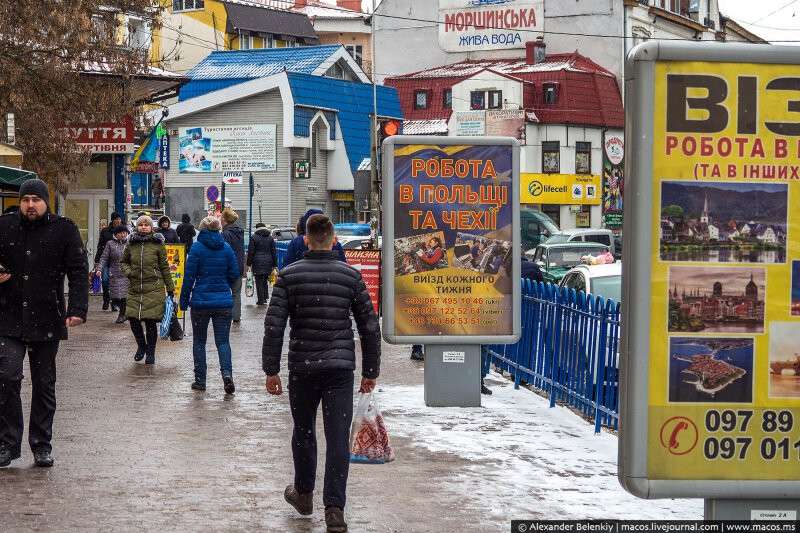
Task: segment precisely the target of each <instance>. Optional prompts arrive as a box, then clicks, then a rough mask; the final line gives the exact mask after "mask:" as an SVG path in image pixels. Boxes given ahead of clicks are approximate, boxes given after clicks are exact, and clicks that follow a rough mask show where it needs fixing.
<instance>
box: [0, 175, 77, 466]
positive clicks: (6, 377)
mask: <svg viewBox="0 0 800 533" xmlns="http://www.w3.org/2000/svg"><path fill="white" fill-rule="evenodd" d="M19 198H20V208H19V212H18V213H11V214H8V215H3V216H0V467H3V466H8V465H9V464H11V461H13V460H14V459H18V458H19V457H20V454H21V449H22V432H23V418H22V402H21V400H20V392H21V389H22V377H23V376H22V366H23V360H24V358H25V353H26V352H27V353H28V362H29V364H30V372H31V385H32V388H33V395H32V399H31V415H30V426H29V428H28V444H29V445H30V447H31V451H33V459H34V462H35V464H36V466H40V467H49V466H53V457H52V455H51V453H52V445H51V444H50V441H51V439H52V436H53V417H54V416H55V412H56V353H57V352H58V344H59V342H60V341H62V340H66V338H67V328H71V327H74V326H79V325H80V324H83V323H84V322H85V321H86V312H87V309H88V307H89V267H88V264H87V262H86V259H87V258H86V251H85V249H84V245H83V241H82V240H81V236H80V233H79V232H78V227H77V226H76V225H75V224H74V223H73V222H72V221H70V220H68V219H66V218H63V217H60V216H57V215H54V214H52V213H51V212H50V205H49V204H50V193H49V191H48V190H47V184H46V183H45V182H43V181H42V180H39V179H31V180H28V181H26V182H24V183H23V184H22V186H21V187H20V189H19ZM65 276H66V277H67V278H68V279H69V301H68V302H65V301H64V277H65Z"/></svg>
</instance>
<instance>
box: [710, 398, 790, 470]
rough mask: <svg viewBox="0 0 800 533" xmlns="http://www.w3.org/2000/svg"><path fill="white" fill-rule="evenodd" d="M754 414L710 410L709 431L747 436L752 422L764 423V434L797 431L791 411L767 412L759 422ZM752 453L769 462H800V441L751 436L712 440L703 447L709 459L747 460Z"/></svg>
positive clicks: (784, 437)
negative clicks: (754, 444) (754, 446)
mask: <svg viewBox="0 0 800 533" xmlns="http://www.w3.org/2000/svg"><path fill="white" fill-rule="evenodd" d="M753 415H754V412H753V411H752V410H746V409H740V410H736V411H734V410H732V409H728V410H724V411H716V410H710V411H707V412H706V419H705V429H706V430H707V431H709V432H711V433H717V432H719V433H736V432H740V433H744V432H746V431H747V430H748V428H750V427H751V423H755V424H759V423H760V426H761V431H762V432H764V433H778V434H780V433H789V432H791V431H792V430H793V429H794V415H793V413H792V412H791V411H788V410H780V411H773V410H767V411H763V412H762V413H761V416H760V417H756V418H755V421H754V420H753ZM756 429H757V428H756ZM753 443H756V444H757V448H758V449H757V450H756V449H755V448H753V446H752V445H753ZM751 450H752V453H755V454H757V455H760V457H761V458H762V459H763V460H765V461H771V460H782V461H789V460H790V459H792V458H797V460H798V461H800V440H796V441H794V442H792V439H791V438H790V437H787V436H783V437H782V436H780V435H777V436H776V437H763V438H761V439H760V440H759V439H754V438H753V437H749V436H746V437H708V438H706V439H705V442H704V444H703V455H704V456H705V458H706V459H709V460H714V459H724V460H728V459H740V460H744V459H747V457H748V454H749V453H751ZM792 450H794V452H793V451H792Z"/></svg>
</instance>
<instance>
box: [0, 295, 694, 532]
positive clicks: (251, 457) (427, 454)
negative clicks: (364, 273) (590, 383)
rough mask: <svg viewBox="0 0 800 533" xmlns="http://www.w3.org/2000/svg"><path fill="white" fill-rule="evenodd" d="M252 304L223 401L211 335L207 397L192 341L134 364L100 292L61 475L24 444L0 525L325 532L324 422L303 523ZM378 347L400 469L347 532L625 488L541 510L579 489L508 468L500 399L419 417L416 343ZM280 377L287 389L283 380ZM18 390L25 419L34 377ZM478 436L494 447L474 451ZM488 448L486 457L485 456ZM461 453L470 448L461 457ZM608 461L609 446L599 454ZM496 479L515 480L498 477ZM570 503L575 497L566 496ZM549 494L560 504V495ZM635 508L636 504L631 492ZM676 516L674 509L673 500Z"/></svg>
mask: <svg viewBox="0 0 800 533" xmlns="http://www.w3.org/2000/svg"><path fill="white" fill-rule="evenodd" d="M247 300H248V301H247V304H248V305H246V306H245V308H244V312H243V320H242V324H241V326H239V327H236V326H235V327H234V328H233V331H232V335H231V344H232V347H233V354H234V359H233V360H234V379H235V381H236V387H237V392H236V394H235V395H234V396H228V397H226V396H225V394H224V392H223V390H222V380H221V379H220V378H219V366H218V363H217V361H216V349H215V348H214V347H213V342H212V341H211V339H209V346H208V360H209V374H208V376H209V378H208V383H207V385H208V390H207V392H205V393H198V392H194V391H191V390H190V388H189V386H190V384H191V382H192V380H193V373H192V355H191V337H187V338H186V339H184V340H183V341H180V342H169V341H159V344H158V349H157V355H156V365H155V366H154V367H145V366H144V365H142V364H141V363H135V362H134V361H133V353H134V343H133V339H132V337H131V334H130V330H129V329H128V326H127V324H125V325H116V324H114V323H113V321H114V318H115V316H116V315H115V314H112V313H110V312H105V313H104V312H102V311H100V310H99V304H98V301H97V299H96V298H93V299H92V306H93V311H92V313H91V314H90V322H89V324H87V325H84V326H82V327H80V328H78V329H75V330H73V331H72V338H71V339H70V340H69V341H67V342H65V343H63V344H62V348H61V351H60V354H59V359H58V385H57V396H58V412H57V414H56V422H55V431H54V441H53V445H54V456H55V459H56V465H55V467H54V468H52V469H37V468H35V467H33V466H32V463H33V458H32V455H31V453H30V450H28V449H24V450H23V456H22V458H21V459H19V460H17V461H15V462H14V463H12V466H11V467H9V468H6V469H0V531H3V532H5V531H270V532H272V531H274V532H290V533H299V532H321V531H324V530H325V527H324V517H323V510H322V501H321V489H322V473H323V472H324V468H323V465H322V460H323V458H324V438H321V437H322V431H321V423H322V422H321V416H320V417H318V424H319V430H318V436H319V437H320V449H319V454H320V459H321V461H320V463H319V465H318V479H317V487H318V490H317V494H316V495H315V513H314V515H313V516H312V517H301V516H299V515H297V514H296V513H295V512H294V510H293V509H291V508H289V507H288V505H287V504H285V503H284V501H283V496H282V494H283V489H284V487H285V486H286V485H287V484H288V483H290V482H291V480H292V466H291V449H290V435H291V427H292V425H291V416H290V412H289V406H288V396H287V395H286V394H285V393H284V395H283V396H281V397H279V398H274V397H271V396H268V395H267V394H266V392H265V390H264V374H263V372H262V371H261V355H260V352H261V340H262V335H263V325H262V320H263V315H264V314H265V312H266V308H263V307H262V308H257V307H255V306H254V305H252V302H251V301H249V300H250V299H247ZM187 326H188V321H187ZM189 329H190V327H189ZM187 333H190V331H188V332H187ZM210 337H213V336H211V335H210ZM284 349H285V348H284ZM383 349H384V355H383V363H382V367H383V374H382V376H381V379H380V380H379V394H378V398H380V397H381V395H384V397H385V398H386V400H387V401H386V404H387V407H388V409H387V410H385V412H384V415H385V418H386V421H387V425H388V427H389V432H390V434H391V433H392V424H393V423H395V424H396V426H397V429H398V431H397V432H396V434H395V435H393V437H392V439H393V440H392V443H393V445H394V447H395V450H396V455H397V460H396V461H395V462H394V463H391V464H388V465H380V466H377V465H353V466H352V467H351V470H350V482H349V485H348V506H347V509H346V511H345V516H346V519H347V521H348V523H349V525H350V531H353V532H409V531H414V532H416V531H420V532H428V531H430V532H434V531H435V532H440V531H449V530H457V531H468V532H472V531H475V532H482V531H507V530H508V527H509V523H510V519H511V518H512V517H515V518H523V517H525V518H535V517H540V518H568V517H569V516H565V514H567V515H569V514H572V517H573V518H579V517H581V518H585V517H588V516H589V515H593V514H596V513H601V514H602V512H603V511H602V509H603V508H604V506H603V496H602V493H600V494H597V493H595V494H591V493H590V492H595V491H597V490H598V488H600V487H601V486H608V487H609V490H616V491H620V490H621V489H619V486H618V484H616V480H615V472H614V465H613V464H610V463H609V461H610V460H611V459H609V460H607V461H606V462H604V463H601V464H598V465H597V467H596V472H593V471H590V472H589V474H588V475H589V477H593V478H594V479H598V480H599V481H601V482H602V484H605V485H598V484H595V485H591V486H587V489H586V490H584V491H583V492H584V493H585V496H586V498H585V500H584V502H583V504H582V505H588V503H586V502H591V501H594V502H596V503H597V509H596V511H595V512H594V513H587V511H586V510H585V509H586V508H584V507H583V506H582V505H577V506H571V507H570V506H569V505H565V506H563V510H562V511H561V512H560V514H561V515H562V516H547V514H545V513H546V511H544V510H543V508H542V507H541V505H540V498H544V497H547V494H548V493H549V492H550V491H548V486H549V485H550V482H549V481H548V479H547V476H553V479H556V478H560V481H559V484H560V485H567V486H569V485H571V484H570V483H569V482H566V483H565V481H564V476H565V474H564V473H558V472H555V471H553V470H552V467H548V469H544V468H543V469H541V471H540V472H539V473H538V474H537V471H536V468H538V467H537V466H536V465H537V464H539V459H540V458H537V457H531V456H530V455H523V454H519V453H518V454H517V455H518V456H519V457H522V461H523V462H524V463H525V464H528V465H532V466H531V468H532V469H533V470H531V471H526V472H517V473H515V472H513V471H511V470H510V469H515V468H517V467H516V466H514V465H519V464H520V463H519V462H516V463H515V462H508V461H505V459H506V457H505V456H506V455H508V458H514V457H516V456H515V455H514V450H517V449H519V443H510V444H509V447H508V448H503V447H500V448H498V447H497V446H496V444H497V443H498V439H503V438H505V437H504V436H503V434H502V433H498V428H497V427H493V424H497V425H499V424H501V423H503V417H504V416H505V411H504V404H503V403H502V402H503V401H504V400H502V398H503V396H502V395H501V394H496V395H495V401H494V403H493V404H492V406H493V409H494V412H491V411H488V410H486V409H483V410H482V409H475V410H463V411H459V412H458V413H459V417H460V420H454V418H453V412H452V411H436V410H428V409H425V408H424V406H423V404H422V395H421V384H422V381H423V372H422V366H421V363H416V362H412V361H410V360H409V358H408V354H409V349H408V347H393V346H389V345H387V344H384V346H383ZM359 358H360V356H359ZM26 364H27V363H26ZM284 368H285V363H284ZM26 373H27V372H26ZM282 377H283V380H284V384H285V383H286V372H285V370H284V372H283V373H282ZM357 382H358V380H356V383H357ZM490 385H492V386H493V387H495V388H496V390H498V389H500V388H502V390H498V392H499V393H503V394H513V395H515V396H513V398H514V401H515V402H523V404H525V405H534V404H535V406H537V407H535V408H536V409H540V407H538V406H539V404H541V410H540V411H536V412H534V411H531V412H530V413H528V412H524V411H523V412H519V417H522V418H521V419H519V417H518V419H516V421H515V420H509V422H508V423H509V424H514V423H516V424H518V425H519V424H521V423H525V422H526V421H527V419H528V418H527V417H529V416H530V417H537V416H538V417H540V418H541V417H542V416H543V414H542V413H553V416H560V417H565V416H566V417H567V418H569V420H570V422H569V423H570V426H569V428H568V429H565V430H564V431H565V432H567V433H570V432H571V434H575V433H579V434H580V435H579V436H577V437H576V438H584V437H586V436H590V435H591V432H592V428H591V426H589V425H588V424H587V425H585V434H584V433H583V429H584V425H583V424H584V422H583V421H580V420H577V418H575V417H573V415H572V414H571V413H568V412H566V411H564V413H566V414H564V413H560V412H559V413H560V414H559V413H556V412H554V411H552V410H551V411H547V410H546V403H545V402H543V401H542V402H539V403H536V402H538V400H539V397H538V396H536V395H533V394H532V393H529V392H528V391H512V390H511V388H510V385H509V384H508V383H507V382H505V380H502V378H498V377H497V376H495V377H494V378H493V379H492V380H491V381H490ZM23 390H24V398H23V404H24V406H25V411H26V413H27V410H28V406H29V392H30V383H29V381H28V380H27V379H26V381H25V382H24V383H23ZM520 394H529V395H530V396H531V397H532V398H534V399H531V400H530V401H529V400H526V399H524V398H523V397H521V396H518V395H520ZM387 395H388V396H391V398H389V397H388V396H387ZM506 398H509V399H510V398H511V396H506ZM525 398H527V397H525ZM389 400H391V401H389ZM423 411H424V413H423ZM562 411H563V410H562ZM417 413H422V416H419V415H418V414H417ZM417 416H419V418H418V419H417V418H416V417H417ZM573 418H575V420H573ZM417 420H418V421H417ZM465 422H467V425H464V423H465ZM459 424H460V425H461V426H462V427H461V428H459V427H458V425H459ZM469 424H472V425H469ZM26 425H27V421H26ZM519 427H524V425H520V426H519ZM576 428H577V429H576ZM459 429H460V430H462V434H460V435H459V438H458V439H456V440H454V441H452V446H451V445H449V444H448V442H449V441H448V439H447V436H448V435H449V434H448V433H446V432H447V431H452V430H456V431H458V430H459ZM442 436H444V437H445V438H441V437H442ZM437 437H438V440H437ZM604 437H605V438H606V439H614V437H611V436H608V435H605V436H604ZM565 438H569V437H568V436H565ZM25 439H26V440H27V431H26V436H25ZM420 439H425V440H426V442H420ZM459 439H460V443H459ZM427 441H429V442H427ZM483 441H485V442H487V444H486V445H483V444H480V443H481V442H483ZM436 443H438V444H436ZM470 443H474V444H475V445H477V446H470ZM491 443H494V444H495V446H492V445H491ZM437 446H438V447H437ZM604 446H605V447H606V448H608V447H610V446H615V443H614V442H613V440H612V441H610V442H605V443H604ZM476 449H477V453H476ZM484 449H485V450H486V452H487V453H488V454H489V455H490V457H482V456H481V453H480V451H481V450H484ZM465 450H467V451H469V453H461V452H465ZM526 453H528V452H526ZM532 453H534V454H535V451H534V452H532ZM612 454H613V450H612V451H609V452H608V453H607V454H606V455H607V456H608V457H612ZM517 459H518V458H517ZM517 459H515V461H516V460H517ZM551 459H553V457H551ZM556 459H557V458H556ZM573 459H578V462H580V458H573ZM505 468H508V469H509V470H505V471H504V469H505ZM588 468H589V469H591V468H594V467H593V466H592V464H589V465H588ZM520 473H523V474H524V476H522V477H520V475H519V474H520ZM583 474H585V473H583ZM583 474H582V475H583ZM501 477H502V478H503V479H506V481H509V482H510V485H509V483H505V484H503V483H497V484H496V483H495V481H493V480H497V479H500V478H501ZM567 477H569V474H567ZM584 477H585V476H584ZM574 479H575V483H574V485H575V486H576V487H580V485H581V484H582V483H584V481H582V480H581V476H575V478H574ZM568 490H579V491H580V488H578V489H574V488H573V489H568ZM563 494H564V495H567V497H566V499H567V500H568V499H569V497H568V494H569V492H565V493H563ZM550 496H551V497H553V496H554V497H555V498H556V499H557V500H559V501H560V502H561V503H564V499H565V497H564V496H563V495H559V494H558V493H552V494H550ZM623 497H624V496H623ZM630 501H631V502H635V500H634V499H633V497H630ZM636 503H638V502H636ZM669 507H671V506H661V507H658V508H652V509H651V511H652V512H650V513H649V517H652V518H658V517H662V518H668V517H669V518H675V516H674V515H672V514H671V513H669V512H668V509H669ZM674 507H675V508H681V506H679V505H677V502H675V505H674ZM639 508H641V509H644V508H645V507H639ZM684 508H685V507H684ZM628 518H635V516H628ZM686 518H695V517H694V516H687V517H686Z"/></svg>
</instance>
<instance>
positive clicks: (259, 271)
mask: <svg viewBox="0 0 800 533" xmlns="http://www.w3.org/2000/svg"><path fill="white" fill-rule="evenodd" d="M247 266H249V267H250V270H252V271H253V277H254V278H255V279H256V295H257V300H256V305H266V304H267V299H269V275H270V274H272V269H273V268H275V267H276V266H278V250H277V248H276V247H275V239H273V238H272V235H271V234H270V231H269V229H267V227H266V226H265V225H264V224H262V223H260V222H259V223H258V224H256V231H255V232H254V233H253V235H251V236H250V245H249V246H248V247H247Z"/></svg>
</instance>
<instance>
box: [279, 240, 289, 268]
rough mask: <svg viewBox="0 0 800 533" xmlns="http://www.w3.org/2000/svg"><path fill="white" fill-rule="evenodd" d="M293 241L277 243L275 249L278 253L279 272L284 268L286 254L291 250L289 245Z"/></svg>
mask: <svg viewBox="0 0 800 533" xmlns="http://www.w3.org/2000/svg"><path fill="white" fill-rule="evenodd" d="M290 242H292V241H277V242H276V243H275V248H276V250H277V251H278V270H280V269H281V268H283V263H284V262H285V261H286V252H287V250H288V249H289V243H290Z"/></svg>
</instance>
